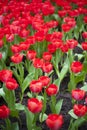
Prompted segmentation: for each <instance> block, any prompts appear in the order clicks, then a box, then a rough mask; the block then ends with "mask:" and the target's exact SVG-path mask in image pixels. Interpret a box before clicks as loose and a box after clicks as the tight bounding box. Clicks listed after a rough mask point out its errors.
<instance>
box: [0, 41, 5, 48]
mask: <svg viewBox="0 0 87 130" xmlns="http://www.w3.org/2000/svg"><path fill="white" fill-rule="evenodd" d="M3 44H4V43H3V41H2V40H0V48H1V47H2V46H3Z"/></svg>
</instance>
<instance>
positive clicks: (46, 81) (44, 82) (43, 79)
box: [39, 76, 50, 87]
mask: <svg viewBox="0 0 87 130" xmlns="http://www.w3.org/2000/svg"><path fill="white" fill-rule="evenodd" d="M39 80H40V81H41V82H42V85H43V87H44V86H47V85H48V84H49V83H50V78H49V77H48V76H41V77H39Z"/></svg>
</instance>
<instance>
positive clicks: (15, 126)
mask: <svg viewBox="0 0 87 130" xmlns="http://www.w3.org/2000/svg"><path fill="white" fill-rule="evenodd" d="M12 130H19V126H18V122H15V123H13V124H12Z"/></svg>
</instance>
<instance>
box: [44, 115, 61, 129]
mask: <svg viewBox="0 0 87 130" xmlns="http://www.w3.org/2000/svg"><path fill="white" fill-rule="evenodd" d="M46 124H47V126H48V127H49V128H50V130H59V129H60V128H61V127H62V125H63V117H62V115H58V114H50V115H48V117H47V119H46Z"/></svg>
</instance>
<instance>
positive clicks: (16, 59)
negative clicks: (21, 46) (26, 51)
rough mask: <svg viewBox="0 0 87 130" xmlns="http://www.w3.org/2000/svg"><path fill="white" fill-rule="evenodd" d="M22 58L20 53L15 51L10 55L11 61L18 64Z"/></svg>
mask: <svg viewBox="0 0 87 130" xmlns="http://www.w3.org/2000/svg"><path fill="white" fill-rule="evenodd" d="M22 59H23V55H22V54H19V53H16V54H14V55H13V56H12V57H11V61H12V62H13V63H15V64H18V63H20V62H22Z"/></svg>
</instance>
